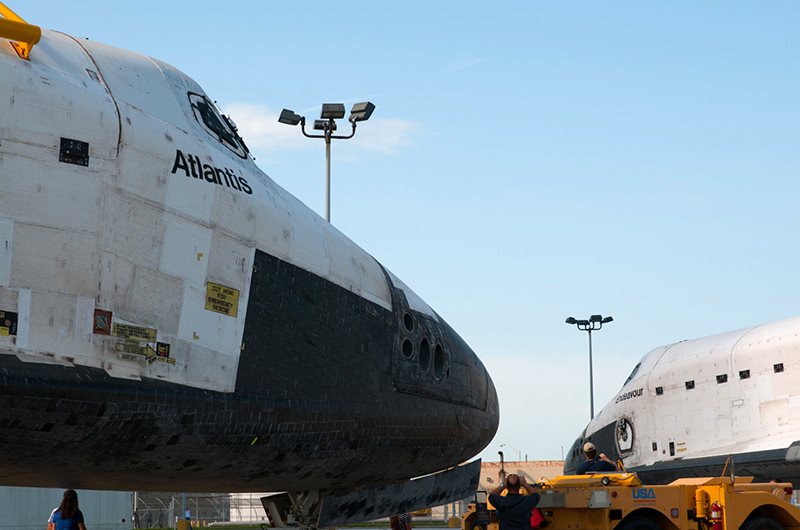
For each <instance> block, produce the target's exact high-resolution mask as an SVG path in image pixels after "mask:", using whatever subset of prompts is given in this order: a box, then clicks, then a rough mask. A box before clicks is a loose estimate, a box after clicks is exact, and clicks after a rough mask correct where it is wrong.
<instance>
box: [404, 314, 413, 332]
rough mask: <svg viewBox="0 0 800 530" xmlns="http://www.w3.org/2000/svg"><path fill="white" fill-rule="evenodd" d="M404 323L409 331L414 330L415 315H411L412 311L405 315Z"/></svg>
mask: <svg viewBox="0 0 800 530" xmlns="http://www.w3.org/2000/svg"><path fill="white" fill-rule="evenodd" d="M403 324H404V325H405V327H406V329H407V330H408V331H414V317H412V316H411V313H406V314H405V315H403Z"/></svg>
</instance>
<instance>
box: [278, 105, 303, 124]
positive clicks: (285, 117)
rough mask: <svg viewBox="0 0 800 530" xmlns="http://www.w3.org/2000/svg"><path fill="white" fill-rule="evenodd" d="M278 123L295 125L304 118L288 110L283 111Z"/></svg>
mask: <svg viewBox="0 0 800 530" xmlns="http://www.w3.org/2000/svg"><path fill="white" fill-rule="evenodd" d="M278 121H279V122H280V123H285V124H286V125H297V124H298V123H300V122H301V121H304V118H303V117H302V116H299V115H297V114H295V113H294V112H293V111H291V110H289V109H283V110H282V111H281V115H280V116H279V117H278Z"/></svg>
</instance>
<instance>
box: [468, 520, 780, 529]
mask: <svg viewBox="0 0 800 530" xmlns="http://www.w3.org/2000/svg"><path fill="white" fill-rule="evenodd" d="M472 530H486V528H484V527H483V525H482V524H475V521H473V522H472ZM781 530H783V529H782V528H781Z"/></svg>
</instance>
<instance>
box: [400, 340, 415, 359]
mask: <svg viewBox="0 0 800 530" xmlns="http://www.w3.org/2000/svg"><path fill="white" fill-rule="evenodd" d="M412 355H414V343H413V342H411V340H410V339H406V340H404V341H403V356H404V357H405V358H406V359H410V358H411V356H412Z"/></svg>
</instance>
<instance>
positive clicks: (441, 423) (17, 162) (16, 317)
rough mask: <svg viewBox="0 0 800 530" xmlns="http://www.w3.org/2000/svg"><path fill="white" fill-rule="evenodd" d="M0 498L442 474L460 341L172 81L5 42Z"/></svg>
mask: <svg viewBox="0 0 800 530" xmlns="http://www.w3.org/2000/svg"><path fill="white" fill-rule="evenodd" d="M0 313H2V314H1V315H0V378H1V379H2V386H0V454H1V455H3V456H2V465H0V484H3V485H18V486H40V487H42V486H43V487H55V486H69V487H74V488H88V489H125V490H157V491H282V490H297V491H300V490H314V489H328V490H333V489H339V488H341V489H348V488H352V487H354V486H363V485H368V484H375V483H387V482H393V481H401V480H405V479H408V478H410V477H414V476H419V475H423V474H426V473H431V472H435V471H438V470H441V469H444V468H447V467H450V466H454V465H457V464H459V463H461V462H463V461H465V460H467V459H469V458H471V457H472V456H474V455H476V454H477V453H478V452H479V451H480V450H481V449H483V447H485V446H486V445H487V444H488V443H489V441H490V440H491V439H492V437H493V436H494V433H495V431H496V429H497V424H498V404H497V396H496V393H495V390H494V386H493V384H492V381H491V379H490V377H489V375H488V374H487V373H486V370H485V369H484V367H483V365H482V364H481V362H480V360H479V359H478V358H477V356H476V355H475V354H474V353H473V352H472V350H471V349H470V348H469V346H467V345H466V343H465V342H464V341H463V340H462V339H461V338H460V337H459V336H458V335H457V334H456V332H455V331H454V330H453V329H452V328H450V327H449V326H448V325H447V323H446V322H445V321H444V320H443V319H442V318H441V317H440V316H439V315H438V314H437V313H436V312H434V311H433V310H432V309H431V308H430V307H429V306H428V305H427V304H426V303H425V302H424V301H423V300H422V299H420V298H419V297H418V296H417V295H416V294H414V292H413V291H411V290H410V289H409V288H408V287H407V286H406V285H405V284H404V283H403V282H401V281H400V280H399V279H398V278H397V277H395V276H394V275H392V274H391V273H390V272H389V271H387V270H386V269H385V268H383V267H382V266H381V265H380V264H379V263H378V262H377V261H375V259H373V258H372V257H371V256H370V255H369V254H367V253H366V252H364V251H363V250H362V249H361V248H359V247H358V246H357V245H355V244H354V243H353V242H352V241H350V240H349V239H348V238H347V237H345V236H344V235H343V234H342V233H340V232H339V231H338V230H336V229H335V228H334V227H333V226H331V225H330V224H328V223H326V222H325V221H324V220H322V219H321V218H320V217H319V216H317V215H316V214H315V213H313V212H312V211H311V210H310V209H309V208H307V207H306V206H305V205H303V204H302V203H301V202H300V201H298V200H297V199H296V198H294V197H293V196H292V195H290V194H289V193H287V192H286V191H285V190H283V189H282V188H281V187H279V186H278V185H277V184H275V182H273V181H272V180H271V179H270V178H269V177H268V176H267V175H265V174H264V173H263V172H261V171H260V170H259V169H258V168H257V167H256V165H255V164H254V162H253V159H252V157H250V156H249V153H248V151H247V147H246V146H245V144H244V142H243V141H242V139H241V138H239V136H238V134H237V132H236V130H235V127H234V126H233V125H232V122H230V121H229V120H228V119H227V118H225V117H223V116H222V115H220V114H219V113H218V111H217V109H216V107H215V105H214V104H213V103H211V101H210V99H209V98H208V97H207V96H206V95H205V93H204V92H203V90H202V89H201V88H200V87H199V86H198V85H197V84H196V83H195V82H194V81H193V80H192V79H190V78H189V77H187V76H186V75H184V74H183V73H181V72H180V71H178V70H176V69H175V68H173V67H171V66H169V65H167V64H164V63H162V62H160V61H158V60H156V59H152V58H149V57H145V56H143V55H139V54H136V53H132V52H127V51H123V50H119V49H116V48H113V47H110V46H106V45H102V44H98V43H95V42H91V41H88V40H82V39H81V40H78V39H74V38H72V37H70V36H67V35H64V34H61V33H56V32H51V31H44V32H43V33H42V38H41V42H39V43H38V44H37V45H36V46H35V48H34V49H33V51H32V52H31V54H30V60H25V59H22V58H20V57H19V55H18V54H17V52H16V51H15V50H14V48H13V47H12V45H11V43H10V42H9V41H8V40H4V39H0Z"/></svg>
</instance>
